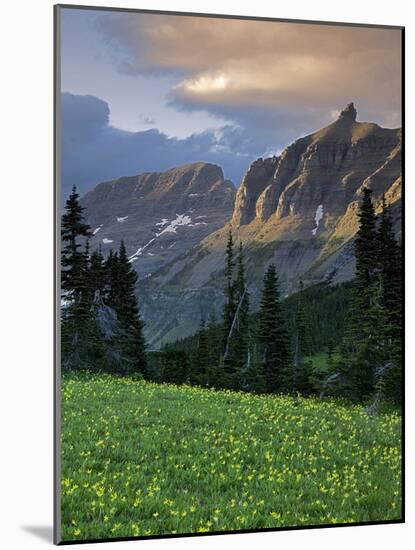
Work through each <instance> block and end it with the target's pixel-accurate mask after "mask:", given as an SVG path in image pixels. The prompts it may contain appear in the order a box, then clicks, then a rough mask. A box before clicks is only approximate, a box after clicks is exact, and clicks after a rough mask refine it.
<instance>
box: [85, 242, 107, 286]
mask: <svg viewBox="0 0 415 550" xmlns="http://www.w3.org/2000/svg"><path fill="white" fill-rule="evenodd" d="M105 276H106V273H105V265H104V257H103V255H102V252H101V248H98V249H97V250H94V252H92V254H91V259H90V266H89V278H90V285H91V291H92V293H93V294H95V291H97V290H98V291H99V292H100V294H101V295H103V294H104V289H105V284H106V279H105Z"/></svg>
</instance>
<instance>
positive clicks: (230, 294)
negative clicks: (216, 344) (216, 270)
mask: <svg viewBox="0 0 415 550" xmlns="http://www.w3.org/2000/svg"><path fill="white" fill-rule="evenodd" d="M225 255H226V268H225V277H226V283H225V284H226V286H225V304H224V306H223V314H222V319H223V338H224V347H225V346H226V342H227V338H228V335H229V331H230V329H231V325H232V321H233V316H234V314H235V287H234V283H233V270H234V267H235V259H234V244H233V236H232V231H231V230H229V235H228V241H227V244H226V252H225Z"/></svg>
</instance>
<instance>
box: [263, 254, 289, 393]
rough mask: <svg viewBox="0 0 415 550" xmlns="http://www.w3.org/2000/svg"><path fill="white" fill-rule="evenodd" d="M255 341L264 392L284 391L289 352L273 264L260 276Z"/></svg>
mask: <svg viewBox="0 0 415 550" xmlns="http://www.w3.org/2000/svg"><path fill="white" fill-rule="evenodd" d="M257 338H258V343H259V348H260V357H261V359H262V365H263V371H264V377H265V383H266V389H267V391H268V392H278V391H282V390H284V389H287V385H288V384H287V380H288V379H289V371H290V352H289V344H288V334H287V330H286V328H285V321H284V318H283V316H282V311H281V305H280V291H279V283H278V276H277V273H276V270H275V266H274V264H270V265H269V266H268V269H267V271H266V273H265V276H264V283H263V289H262V297H261V305H260V311H259V322H258V333H257Z"/></svg>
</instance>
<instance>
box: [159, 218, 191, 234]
mask: <svg viewBox="0 0 415 550" xmlns="http://www.w3.org/2000/svg"><path fill="white" fill-rule="evenodd" d="M191 223H192V218H191V217H190V216H188V215H187V214H176V219H175V220H172V221H171V222H170V223H169V225H168V226H167V227H165V228H164V229H163V231H161V232H160V233H157V237H160V235H163V233H176V231H177V228H178V227H180V226H182V225H190V224H191Z"/></svg>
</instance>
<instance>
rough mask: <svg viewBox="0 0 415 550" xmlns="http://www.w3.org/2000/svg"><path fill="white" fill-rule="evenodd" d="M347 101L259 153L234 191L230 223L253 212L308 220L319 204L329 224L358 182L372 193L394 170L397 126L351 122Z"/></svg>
mask: <svg viewBox="0 0 415 550" xmlns="http://www.w3.org/2000/svg"><path fill="white" fill-rule="evenodd" d="M356 114H357V113H356V109H355V108H354V105H353V103H350V104H349V105H348V106H347V107H346V109H344V110H343V111H342V112H341V114H340V116H339V118H338V120H337V121H335V122H334V123H332V124H330V125H329V126H327V127H326V128H323V129H322V130H319V131H318V132H315V133H314V134H311V135H309V136H306V137H304V138H300V139H298V140H297V141H295V142H294V143H293V144H292V145H290V146H289V147H287V148H286V149H285V150H284V151H283V153H282V154H281V155H280V156H279V157H272V158H271V159H265V160H262V159H259V160H257V161H255V162H254V163H253V164H252V165H251V167H250V168H249V170H248V172H247V174H246V176H245V178H244V180H243V182H242V184H241V187H240V189H239V190H238V193H237V198H236V202H235V209H234V213H233V216H232V225H233V226H235V227H238V226H241V225H247V224H249V223H251V222H252V221H253V220H254V219H255V218H256V219H257V220H258V221H259V222H261V223H266V222H267V221H268V220H269V219H270V218H271V217H275V218H276V219H282V218H284V217H287V216H296V215H298V216H301V217H302V221H303V223H307V222H308V223H309V224H311V225H313V223H314V221H315V220H314V218H315V213H316V211H317V209H318V208H319V205H322V208H323V217H322V218H321V220H320V221H322V222H323V223H322V226H323V225H324V227H325V228H326V229H327V228H329V227H332V226H333V224H334V223H335V221H336V220H337V218H338V216H340V215H342V214H343V213H344V212H345V211H346V209H347V206H348V204H349V203H350V201H351V200H353V198H354V196H355V195H356V193H357V192H358V190H359V188H361V187H362V186H363V185H369V186H370V187H371V188H372V189H373V191H374V195H375V196H376V197H377V196H379V195H381V194H382V193H384V192H386V191H387V189H388V187H389V186H390V185H391V180H394V179H396V178H397V177H398V176H399V174H400V165H401V156H400V153H401V132H400V130H389V129H384V128H381V127H380V126H378V125H377V124H373V123H360V122H356Z"/></svg>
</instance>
